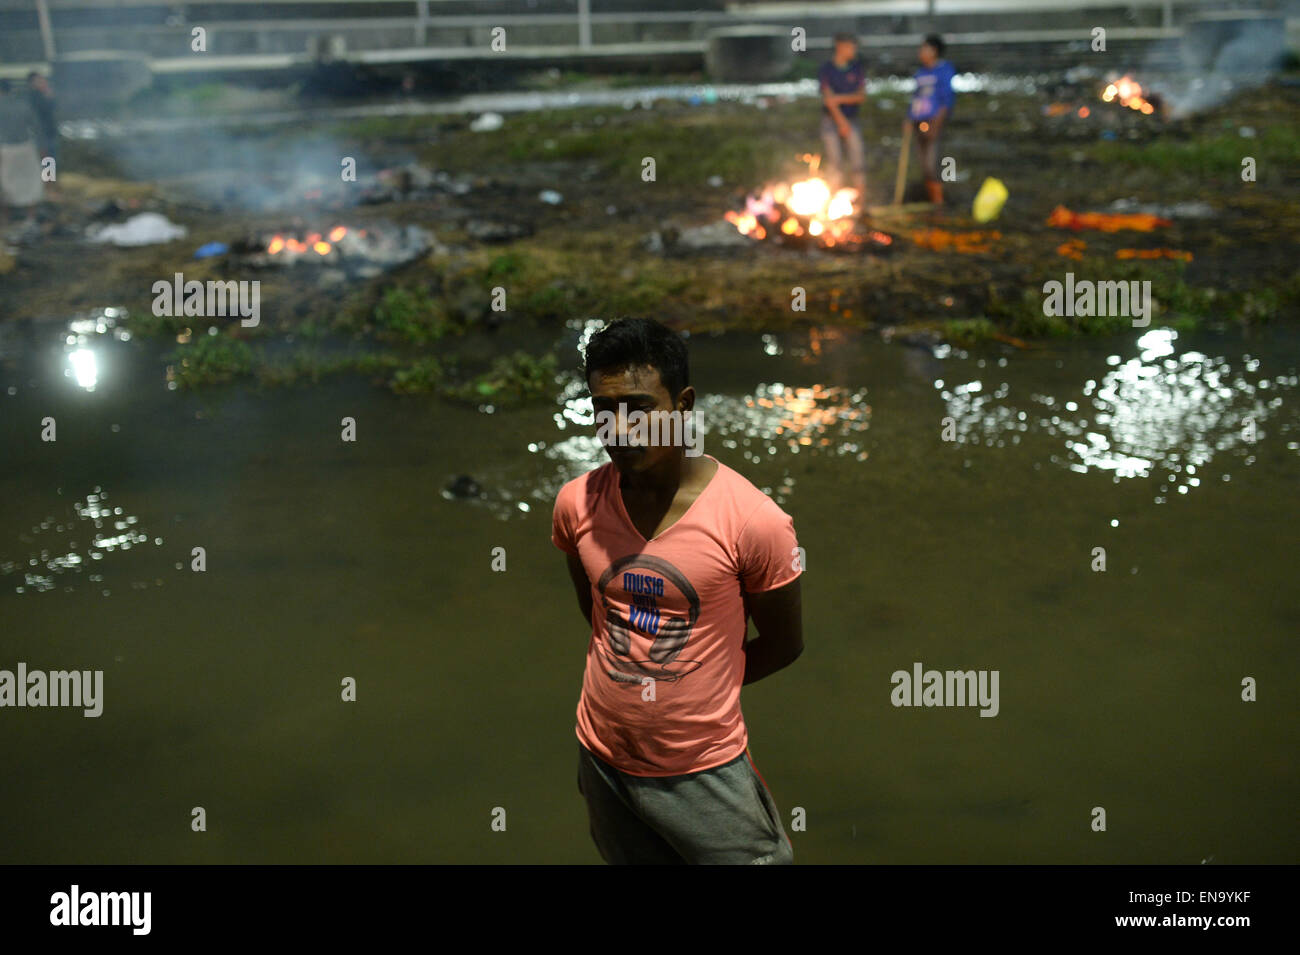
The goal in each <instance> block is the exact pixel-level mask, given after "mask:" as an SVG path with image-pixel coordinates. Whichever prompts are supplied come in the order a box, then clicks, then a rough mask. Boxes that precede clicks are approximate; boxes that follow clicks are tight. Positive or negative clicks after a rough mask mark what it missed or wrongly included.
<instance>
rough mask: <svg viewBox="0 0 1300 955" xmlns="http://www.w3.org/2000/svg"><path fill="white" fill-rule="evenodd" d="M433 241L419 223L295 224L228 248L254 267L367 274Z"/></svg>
mask: <svg viewBox="0 0 1300 955" xmlns="http://www.w3.org/2000/svg"><path fill="white" fill-rule="evenodd" d="M433 245H434V238H433V236H432V235H431V234H430V233H429V232H428V231H426V230H424V229H421V228H420V227H419V226H414V225H406V226H400V225H392V224H390V223H371V224H369V225H367V226H365V227H349V226H344V225H336V226H333V227H330V228H327V229H324V230H322V231H319V232H317V231H311V230H302V229H299V230H286V231H281V232H275V233H271V234H263V235H257V236H254V237H252V238H250V239H248V240H246V241H245V242H243V243H242V244H240V245H239V246H238V247H236V249H234V250H233V251H235V252H236V254H237V255H238V256H239V257H240V258H241V259H242V260H243V261H244V262H245V263H246V264H248V265H250V266H253V267H254V268H277V267H279V268H285V267H290V266H294V265H299V264H302V265H307V266H317V267H321V266H324V267H327V268H331V269H337V270H340V271H343V272H346V273H347V274H348V275H352V276H356V277H358V278H370V277H373V276H376V275H379V274H381V273H382V272H386V271H387V270H389V269H391V268H395V267H396V266H399V265H404V264H406V263H407V262H410V261H412V260H414V259H416V258H418V257H419V256H421V255H423V254H424V253H425V252H427V251H429V249H431V248H432V247H433Z"/></svg>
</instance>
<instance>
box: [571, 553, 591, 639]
mask: <svg viewBox="0 0 1300 955" xmlns="http://www.w3.org/2000/svg"><path fill="white" fill-rule="evenodd" d="M565 556H566V557H567V558H568V560H569V577H570V579H572V581H573V589H574V590H575V591H576V592H577V594H578V607H579V608H580V609H581V610H582V615H583V616H584V617H586V618H587V625H588V626H590V625H591V580H590V579H588V577H587V569H586V568H585V567H583V566H582V560H581V559H579V558H578V557H576V556H574V555H573V554H566V555H565Z"/></svg>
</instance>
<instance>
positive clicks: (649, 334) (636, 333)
mask: <svg viewBox="0 0 1300 955" xmlns="http://www.w3.org/2000/svg"><path fill="white" fill-rule="evenodd" d="M585 361H586V367H585V369H584V371H583V377H584V378H585V379H586V381H587V382H588V384H590V382H591V376H592V374H593V373H594V372H597V371H607V370H610V369H617V368H624V367H628V366H633V365H649V366H650V367H652V368H654V369H655V370H656V371H658V372H659V378H660V380H662V381H663V383H664V387H665V388H666V389H668V394H669V396H670V397H672V398H673V399H674V400H676V398H677V396H678V395H679V394H681V392H682V389H683V388H685V387H686V386H687V385H689V384H690V383H691V374H690V364H689V361H688V359H687V357H686V342H684V341H683V340H682V337H681V336H680V335H678V334H677V333H676V332H674V331H673V330H672V329H671V328H669V327H668V326H666V325H663V324H662V323H660V322H656V321H655V320H654V319H652V318H620V319H617V320H616V321H613V322H610V323H609V324H608V325H607V326H605V327H604V328H602V329H601V330H600V331H598V332H597V333H596V334H594V335H592V336H591V339H590V340H589V341H588V342H587V349H586V357H585Z"/></svg>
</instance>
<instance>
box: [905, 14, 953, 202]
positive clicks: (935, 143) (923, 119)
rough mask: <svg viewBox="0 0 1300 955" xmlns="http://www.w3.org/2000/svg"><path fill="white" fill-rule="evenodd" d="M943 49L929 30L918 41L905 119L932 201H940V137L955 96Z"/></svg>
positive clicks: (951, 69)
mask: <svg viewBox="0 0 1300 955" xmlns="http://www.w3.org/2000/svg"><path fill="white" fill-rule="evenodd" d="M943 52H944V42H943V38H942V37H940V36H938V35H937V34H933V33H932V34H930V35H929V36H927V37H926V38H925V41H924V42H923V43H922V44H921V49H920V50H919V51H918V52H917V59H919V60H920V61H921V68H920V69H919V70H917V71H916V76H915V79H916V92H915V93H913V94H912V103H911V105H910V106H909V107H908V110H907V119H906V120H904V122H905V123H911V124H912V126H913V127H914V129H915V131H916V142H917V150H918V152H919V153H920V157H921V169H922V171H923V173H924V175H925V191H926V194H927V195H928V196H929V199H930V201H931V202H932V203H934V204H935V205H942V204H943V184H942V182H941V181H940V180H939V138H940V136H941V135H942V133H943V126H944V123H945V122H946V121H947V119H948V117H949V115H951V113H952V107H953V102H954V100H955V96H954V94H953V91H952V78H953V75H954V74H955V72H956V71H955V70H954V69H953V67H952V64H951V63H949V62H948V61H947V60H945V59H943Z"/></svg>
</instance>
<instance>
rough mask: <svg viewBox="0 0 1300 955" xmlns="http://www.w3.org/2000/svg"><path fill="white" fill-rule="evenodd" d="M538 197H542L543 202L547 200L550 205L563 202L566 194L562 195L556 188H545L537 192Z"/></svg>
mask: <svg viewBox="0 0 1300 955" xmlns="http://www.w3.org/2000/svg"><path fill="white" fill-rule="evenodd" d="M537 198H538V199H541V200H542V202H545V203H546V204H547V205H550V206H558V205H559V204H560V203H561V202H563V201H564V196H562V195H560V194H559V193H558V192H556V191H555V190H554V189H543V190H542V191H541V192H539V193H538V194H537Z"/></svg>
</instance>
